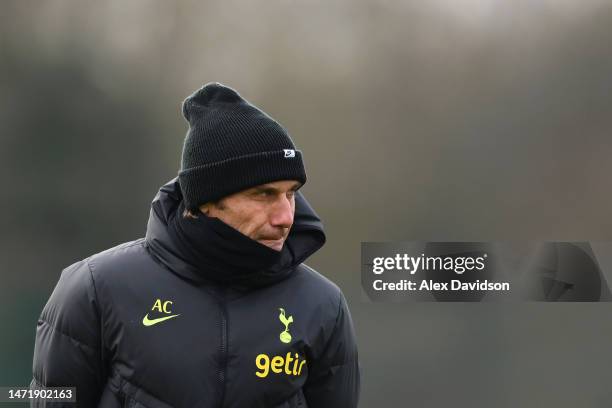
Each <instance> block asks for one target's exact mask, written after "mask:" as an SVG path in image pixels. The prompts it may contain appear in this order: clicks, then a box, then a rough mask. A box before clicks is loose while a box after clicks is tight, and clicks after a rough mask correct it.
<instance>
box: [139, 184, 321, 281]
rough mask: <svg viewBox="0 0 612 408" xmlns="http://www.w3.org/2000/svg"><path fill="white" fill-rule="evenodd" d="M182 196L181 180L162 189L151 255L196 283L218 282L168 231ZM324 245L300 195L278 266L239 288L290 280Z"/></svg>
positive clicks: (153, 218)
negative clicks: (288, 278) (296, 269)
mask: <svg viewBox="0 0 612 408" xmlns="http://www.w3.org/2000/svg"><path fill="white" fill-rule="evenodd" d="M182 199H183V197H182V193H181V189H180V184H179V180H178V177H176V178H174V179H172V180H170V181H169V182H168V183H166V184H165V185H163V186H162V187H161V188H160V189H159V191H158V193H157V195H156V196H155V198H154V199H153V202H152V203H151V210H150V214H149V221H148V224H147V233H146V236H145V243H146V245H147V248H148V249H149V252H150V253H151V255H152V256H154V257H155V258H156V259H157V260H158V261H159V262H160V263H162V264H163V265H164V266H166V267H167V268H168V269H169V270H170V271H172V272H174V273H175V274H177V275H179V276H181V277H183V278H185V279H187V280H190V281H193V282H194V283H198V284H201V283H205V282H211V281H215V279H214V278H211V274H210V273H209V271H208V270H207V266H206V265H202V264H201V262H198V260H197V259H195V258H194V257H192V256H190V255H189V253H187V252H186V251H184V250H182V249H181V246H180V245H178V243H177V242H176V240H175V239H173V234H172V231H171V230H170V228H169V225H170V223H171V222H172V217H174V216H175V215H176V213H177V210H178V209H179V207H180V205H181V202H182ZM324 243H325V233H324V231H323V224H322V222H321V220H320V219H319V217H318V216H317V214H316V213H315V212H314V210H313V209H312V207H311V206H310V204H309V203H308V202H307V201H306V199H305V198H304V196H303V194H302V193H301V192H299V191H298V192H297V194H296V198H295V216H294V222H293V226H292V227H291V231H290V233H289V236H288V237H287V240H286V241H285V247H286V250H285V251H283V252H284V256H283V257H281V261H279V263H277V264H275V265H273V266H272V267H270V268H268V269H266V270H263V271H259V273H258V274H257V276H254V279H253V280H251V281H249V282H242V283H241V284H240V285H242V286H247V287H253V286H255V287H258V286H267V285H270V284H273V283H276V282H278V281H280V280H283V279H286V278H287V277H289V276H290V275H291V274H292V273H293V271H294V269H295V267H297V266H298V265H299V264H301V263H302V262H304V260H306V258H308V257H309V256H310V255H312V254H313V253H314V252H316V251H317V250H319V249H320V248H321V247H322V246H323V244H324Z"/></svg>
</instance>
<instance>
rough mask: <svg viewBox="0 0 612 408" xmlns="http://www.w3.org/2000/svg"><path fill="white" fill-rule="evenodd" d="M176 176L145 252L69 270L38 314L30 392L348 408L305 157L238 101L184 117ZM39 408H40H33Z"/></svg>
mask: <svg viewBox="0 0 612 408" xmlns="http://www.w3.org/2000/svg"><path fill="white" fill-rule="evenodd" d="M183 115H184V116H185V118H186V119H187V121H188V122H189V125H190V127H189V131H188V133H187V136H186V138H185V143H184V147H183V154H182V168H181V170H180V172H179V175H178V177H177V178H175V179H174V180H172V181H170V182H169V183H167V184H166V185H164V186H163V187H162V188H161V189H160V190H159V193H158V194H157V196H156V197H155V199H154V200H153V203H152V205H151V213H150V217H149V222H148V225H147V232H146V236H145V238H141V239H138V240H136V241H132V242H128V243H125V244H122V245H119V246H117V247H115V248H112V249H109V250H107V251H104V252H102V253H99V254H95V255H93V256H91V257H89V258H87V259H85V260H82V261H80V262H77V263H75V264H74V265H72V266H69V267H68V268H66V269H65V270H64V271H63V272H62V274H61V277H60V279H59V282H58V283H57V286H56V287H55V290H54V291H53V294H52V295H51V297H50V299H49V301H48V302H47V305H46V306H45V308H44V309H43V311H42V314H41V316H40V320H39V322H38V328H37V333H36V345H35V350H34V367H33V374H34V378H33V380H32V387H33V388H37V387H43V386H47V387H51V386H74V387H76V395H77V403H78V407H102V408H111V407H148V408H158V407H164V408H166V407H189V408H192V407H233V408H240V407H245V408H246V407H249V408H250V407H262V408H264V407H265V408H272V407H279V408H280V407H311V408H312V407H315V408H325V407H334V408H337V407H355V406H357V401H358V397H359V381H360V377H359V364H358V357H357V348H356V343H355V337H354V330H353V325H352V322H351V316H350V313H349V309H348V307H347V304H346V300H345V298H344V296H343V295H342V292H341V291H340V289H338V287H337V286H336V285H334V284H333V283H332V282H330V281H329V280H327V279H326V278H324V277H323V276H322V275H320V274H319V273H317V272H316V271H314V270H313V269H311V268H309V267H308V266H306V265H304V264H303V262H304V260H305V259H306V258H308V257H309V256H310V255H312V254H313V253H314V252H315V251H317V250H318V249H319V248H320V247H321V246H322V245H323V244H324V242H325V235H324V232H323V228H322V224H321V221H320V220H319V218H318V217H317V215H316V214H315V212H314V211H313V210H312V208H311V207H310V205H309V204H308V202H307V201H306V200H305V199H304V197H303V195H302V194H301V193H300V192H298V191H297V190H298V189H299V188H300V187H301V186H302V185H303V184H304V183H305V181H306V174H305V171H304V166H303V163H302V154H301V152H300V151H299V150H296V149H295V146H294V144H293V142H292V141H291V139H290V137H289V135H288V134H287V132H286V131H285V129H284V128H283V127H282V126H281V125H279V124H278V123H277V122H276V121H274V120H273V119H272V118H270V117H269V116H268V115H266V114H265V113H263V112H262V111H260V110H259V109H257V108H256V107H254V106H253V105H251V104H250V103H248V102H247V101H245V100H244V99H243V98H242V97H241V96H240V95H239V94H238V93H236V91H234V90H233V89H231V88H228V87H225V86H223V85H221V84H218V83H211V84H207V85H205V86H204V87H202V88H201V89H199V90H198V91H196V92H195V93H194V94H192V95H191V96H190V97H188V98H187V99H186V100H185V102H184V103H183ZM37 404H38V403H37Z"/></svg>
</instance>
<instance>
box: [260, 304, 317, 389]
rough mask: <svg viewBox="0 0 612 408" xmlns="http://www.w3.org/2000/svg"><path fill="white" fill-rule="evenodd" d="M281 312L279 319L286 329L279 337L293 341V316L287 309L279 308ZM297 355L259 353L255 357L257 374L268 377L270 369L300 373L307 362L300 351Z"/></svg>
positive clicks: (273, 371) (292, 373)
mask: <svg viewBox="0 0 612 408" xmlns="http://www.w3.org/2000/svg"><path fill="white" fill-rule="evenodd" d="M279 310H280V314H279V316H278V320H279V321H280V322H281V323H282V325H283V327H284V330H283V331H282V332H281V333H280V335H279V338H280V341H281V342H282V343H290V342H291V334H289V325H290V324H291V323H293V316H289V317H287V315H286V313H285V309H283V308H279ZM294 355H295V357H293V356H292V355H291V352H288V353H287V354H286V355H285V356H273V357H270V356H268V355H267V354H259V355H258V356H257V357H256V358H255V365H256V366H257V368H258V369H259V371H256V372H255V375H256V376H258V377H259V378H266V377H267V376H268V374H270V371H272V373H274V374H286V375H300V374H301V373H302V368H303V367H304V364H306V360H305V359H304V358H301V359H300V356H299V354H298V353H294Z"/></svg>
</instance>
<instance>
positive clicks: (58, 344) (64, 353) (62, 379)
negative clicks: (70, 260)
mask: <svg viewBox="0 0 612 408" xmlns="http://www.w3.org/2000/svg"><path fill="white" fill-rule="evenodd" d="M98 310H99V308H98V302H97V298H96V293H95V286H94V281H93V277H92V275H91V271H90V269H89V265H88V263H87V260H85V261H81V262H78V263H76V264H74V265H71V266H69V267H68V268H66V269H64V270H63V271H62V274H61V277H60V279H59V281H58V283H57V285H56V286H55V289H54V290H53V293H52V294H51V297H50V298H49V300H48V301H47V304H46V305H45V307H44V309H43V311H42V313H41V315H40V318H39V320H38V326H37V328H36V341H35V345H34V361H33V379H32V383H31V388H38V387H43V386H44V387H76V398H77V404H76V405H75V404H74V403H48V402H47V403H46V404H45V403H44V402H40V401H36V402H32V405H31V406H32V407H75V406H77V407H88V408H92V407H96V406H97V402H98V400H99V398H100V393H101V391H102V389H103V387H104V384H105V380H106V374H105V373H104V364H103V363H102V360H103V358H102V355H101V338H100V315H99V312H98Z"/></svg>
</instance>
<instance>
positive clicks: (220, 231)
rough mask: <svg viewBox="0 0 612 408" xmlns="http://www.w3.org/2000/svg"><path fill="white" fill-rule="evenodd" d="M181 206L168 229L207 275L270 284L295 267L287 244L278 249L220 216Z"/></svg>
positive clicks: (242, 282)
mask: <svg viewBox="0 0 612 408" xmlns="http://www.w3.org/2000/svg"><path fill="white" fill-rule="evenodd" d="M184 209H185V207H184V204H183V203H182V202H181V204H180V205H179V206H178V208H177V210H176V211H175V212H174V215H173V216H172V218H171V219H170V220H169V223H168V233H169V235H170V237H171V238H172V240H173V241H174V242H175V244H176V247H177V249H178V250H179V251H180V255H181V258H183V259H184V260H185V261H186V262H188V263H190V264H191V265H192V266H193V267H195V268H197V269H198V270H199V272H200V273H201V274H202V275H203V276H204V277H205V278H207V279H209V280H212V281H214V282H217V283H221V284H232V285H244V286H248V287H253V286H266V285H270V284H272V283H275V282H278V281H281V280H283V279H285V278H286V277H288V276H289V275H290V274H291V272H292V271H293V267H291V265H292V264H293V258H294V256H293V251H291V249H290V246H289V245H287V242H285V245H284V246H283V249H282V250H281V251H276V250H274V249H272V248H269V247H267V246H265V245H263V244H260V243H259V242H257V241H255V240H253V239H251V238H249V237H247V236H246V235H244V234H242V233H241V232H239V231H238V230H236V229H234V228H232V227H230V226H229V225H227V224H225V223H224V222H222V221H221V220H219V219H218V218H213V217H208V216H206V215H205V214H199V216H198V218H191V217H188V218H185V217H183V216H182V214H183V211H184Z"/></svg>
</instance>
